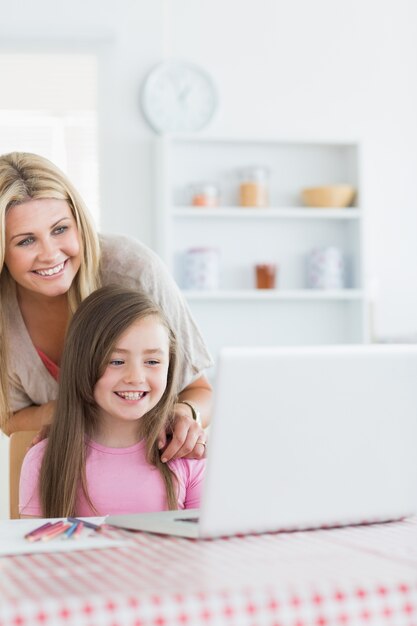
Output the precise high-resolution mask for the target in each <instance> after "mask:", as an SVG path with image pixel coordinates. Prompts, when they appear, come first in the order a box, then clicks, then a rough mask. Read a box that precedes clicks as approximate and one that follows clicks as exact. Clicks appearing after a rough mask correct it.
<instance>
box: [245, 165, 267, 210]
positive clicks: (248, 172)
mask: <svg viewBox="0 0 417 626" xmlns="http://www.w3.org/2000/svg"><path fill="white" fill-rule="evenodd" d="M268 184H269V170H268V168H266V167H264V166H261V165H256V166H252V167H245V168H244V169H242V170H241V171H240V185H239V204H240V206H244V207H265V206H268V204H269V194H268Z"/></svg>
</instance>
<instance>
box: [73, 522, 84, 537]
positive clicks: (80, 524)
mask: <svg viewBox="0 0 417 626" xmlns="http://www.w3.org/2000/svg"><path fill="white" fill-rule="evenodd" d="M83 528H84V522H78V524H77V528H76V529H75V530H74V532H73V533H72V536H73V537H74V539H79V537H80V535H81V531H82V529H83Z"/></svg>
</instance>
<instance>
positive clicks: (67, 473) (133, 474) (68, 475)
mask: <svg viewBox="0 0 417 626" xmlns="http://www.w3.org/2000/svg"><path fill="white" fill-rule="evenodd" d="M177 377H178V372H177V352H176V344H175V338H174V335H173V333H172V331H171V329H170V328H169V326H168V323H167V321H166V319H165V317H164V316H163V314H162V313H161V311H160V310H159V309H158V308H157V307H156V305H155V304H154V303H153V302H152V301H151V300H150V299H149V298H148V297H147V296H146V295H144V294H141V293H139V292H137V291H133V290H127V289H122V288H119V287H114V286H108V287H103V288H101V289H98V290H97V291H95V292H94V293H92V294H91V295H90V296H88V298H86V299H85V300H84V301H83V302H82V303H81V305H80V306H79V308H78V309H77V311H76V313H75V314H74V317H73V318H72V321H71V324H70V326H69V329H68V335H67V339H66V345H65V349H64V354H63V360H62V367H61V373H60V387H59V392H58V399H57V406H56V412H55V418H54V420H53V422H52V427H51V431H50V435H49V438H48V439H45V440H43V441H41V442H40V443H39V444H37V445H36V446H34V447H33V448H31V449H30V450H29V452H28V453H27V454H26V457H25V459H24V463H23V466H22V472H21V478H20V495H19V500H20V502H19V509H20V513H21V517H29V516H30V517H66V516H69V515H79V516H81V515H82V516H89V515H106V514H109V513H113V514H117V513H138V512H147V511H162V510H165V509H177V508H181V509H183V508H198V506H199V500H200V489H201V484H202V477H203V471H204V461H202V460H188V459H176V460H173V461H170V462H169V463H162V462H161V460H160V455H161V451H160V450H159V449H158V434H159V432H160V430H161V428H163V427H164V426H168V427H169V424H168V421H169V420H170V419H171V418H170V416H171V415H172V407H173V404H174V403H175V401H176V397H177V393H178V388H177ZM199 444H200V445H201V446H202V447H203V446H205V442H204V440H203V438H200V441H199Z"/></svg>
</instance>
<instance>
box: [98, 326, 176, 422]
mask: <svg viewBox="0 0 417 626" xmlns="http://www.w3.org/2000/svg"><path fill="white" fill-rule="evenodd" d="M168 366H169V336H168V331H167V329H166V327H165V326H164V325H163V323H162V322H161V321H160V320H159V318H158V317H157V316H156V315H149V316H148V317H145V318H143V319H140V320H138V321H136V322H134V323H133V324H132V325H131V326H129V328H128V329H127V330H126V331H125V332H124V333H122V335H121V336H120V337H119V339H118V340H117V342H116V345H115V347H114V349H113V351H112V354H111V356H110V360H109V363H108V364H107V367H106V369H105V371H104V373H103V375H102V376H101V378H99V380H98V381H97V383H96V385H95V387H94V399H95V401H96V403H97V405H98V407H99V430H100V429H101V426H112V427H113V426H116V425H121V424H122V423H123V422H136V421H137V420H139V419H140V418H141V417H143V415H145V413H147V412H148V411H150V410H151V409H152V408H153V407H154V406H156V404H157V403H158V402H159V400H160V399H161V398H162V396H163V394H164V391H165V389H166V385H167V376H168Z"/></svg>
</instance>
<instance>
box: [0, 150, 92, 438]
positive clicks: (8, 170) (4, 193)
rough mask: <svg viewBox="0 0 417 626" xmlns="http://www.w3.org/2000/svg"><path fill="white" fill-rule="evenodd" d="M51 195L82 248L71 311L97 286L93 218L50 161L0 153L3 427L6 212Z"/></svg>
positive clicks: (2, 414)
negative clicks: (63, 206) (65, 211)
mask: <svg viewBox="0 0 417 626" xmlns="http://www.w3.org/2000/svg"><path fill="white" fill-rule="evenodd" d="M42 198H55V199H56V200H65V201H66V202H67V203H68V205H69V207H70V209H71V211H72V214H73V216H74V219H75V221H76V223H77V227H78V233H79V236H80V243H81V248H82V254H83V258H82V263H81V266H80V269H79V271H78V273H77V275H76V277H75V279H74V281H73V284H72V285H71V288H70V290H69V292H68V306H69V310H70V312H71V313H72V312H73V311H75V309H76V308H77V306H78V305H79V303H80V302H81V301H82V300H83V299H84V298H86V297H87V296H88V295H89V294H90V293H91V292H92V291H94V290H95V289H97V287H99V286H100V281H99V262H100V246H99V240H98V236H97V233H96V231H95V228H94V224H93V221H92V219H91V216H90V215H89V212H88V210H87V207H86V206H85V204H84V202H83V200H82V198H81V196H80V195H79V193H78V192H77V190H76V189H75V187H74V186H73V185H72V184H71V182H70V181H69V180H68V178H67V177H66V176H65V174H64V173H63V172H61V170H60V169H59V168H58V167H56V166H55V165H54V164H53V163H51V161H48V159H45V158H44V157H41V156H39V155H37V154H31V153H29V152H11V153H10V154H3V155H1V156H0V428H6V427H7V419H8V418H9V416H10V412H11V411H10V406H9V393H8V385H9V380H8V369H9V367H8V360H9V359H8V346H7V343H8V342H7V339H8V329H7V323H6V316H5V314H4V307H3V303H4V302H5V301H7V300H8V299H9V298H10V293H11V291H10V290H11V289H13V288H14V280H13V279H12V277H11V276H10V274H9V272H8V270H7V267H6V266H5V264H4V257H5V253H6V238H5V237H6V236H5V230H6V213H7V211H9V209H11V208H12V207H13V206H15V205H17V204H22V203H24V202H28V201H29V200H39V199H42Z"/></svg>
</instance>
